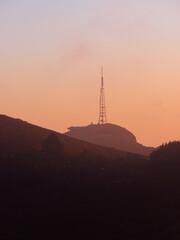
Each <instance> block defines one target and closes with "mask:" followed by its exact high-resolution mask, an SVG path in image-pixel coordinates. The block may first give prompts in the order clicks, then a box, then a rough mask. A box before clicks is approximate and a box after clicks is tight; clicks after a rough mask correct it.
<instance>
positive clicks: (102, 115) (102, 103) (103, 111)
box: [99, 68, 107, 124]
mask: <svg viewBox="0 0 180 240" xmlns="http://www.w3.org/2000/svg"><path fill="white" fill-rule="evenodd" d="M106 122H107V118H106V105H105V93H104V77H103V68H101V89H100V100H99V124H105V123H106Z"/></svg>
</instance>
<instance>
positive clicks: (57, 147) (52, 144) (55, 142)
mask: <svg viewBox="0 0 180 240" xmlns="http://www.w3.org/2000/svg"><path fill="white" fill-rule="evenodd" d="M62 150H63V145H62V144H61V143H60V142H59V138H58V136H57V135H56V134H55V133H51V134H50V135H49V136H48V137H47V138H46V139H45V140H44V142H43V144H42V151H43V152H44V153H46V154H48V155H53V156H59V155H60V154H61V153H62Z"/></svg>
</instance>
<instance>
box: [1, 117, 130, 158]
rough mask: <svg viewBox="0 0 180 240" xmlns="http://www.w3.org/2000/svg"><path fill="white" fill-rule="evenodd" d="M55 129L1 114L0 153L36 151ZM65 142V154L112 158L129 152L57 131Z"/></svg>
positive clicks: (60, 138)
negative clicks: (88, 154)
mask: <svg viewBox="0 0 180 240" xmlns="http://www.w3.org/2000/svg"><path fill="white" fill-rule="evenodd" d="M52 132H53V131H51V130H48V129H45V128H42V127H38V126H35V125H32V124H29V123H27V122H25V121H22V120H20V119H14V118H11V117H8V116H5V115H0V153H13V154H14V153H19V152H28V151H30V152H31V151H33V150H34V151H35V150H38V149H40V148H41V144H42V142H43V141H44V140H45V139H46V137H47V136H48V135H49V134H50V133H52ZM56 134H57V136H58V138H59V141H60V143H61V144H63V149H64V152H65V154H80V153H83V152H89V153H91V154H94V155H100V156H106V157H110V158H119V157H126V156H127V154H129V153H127V152H125V151H119V150H116V149H113V148H106V147H102V146H97V145H94V144H90V143H87V142H84V141H80V140H77V139H74V138H71V137H69V136H66V135H64V134H60V133H57V132H56Z"/></svg>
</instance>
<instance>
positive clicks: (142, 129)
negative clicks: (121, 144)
mask: <svg viewBox="0 0 180 240" xmlns="http://www.w3.org/2000/svg"><path fill="white" fill-rule="evenodd" d="M179 11H180V2H178V1H177V0H171V1H170V0H163V1H162V0H151V1H150V0H148V1H142V0H129V1H127V0H122V1H118V0H112V1H107V0H98V1H95V0H91V1H90V0H87V1H82V0H77V1H72V0H66V1H65V0H61V1H57V0H52V1H48V0H37V1H30V0H26V1H22V0H16V1H15V0H8V1H7V0H6V1H4V0H2V1H0V31H1V38H0V53H1V57H0V66H1V67H0V80H1V88H0V96H1V101H0V109H1V112H0V114H5V115H8V116H11V117H17V118H21V119H23V120H26V121H28V122H30V123H33V124H37V125H39V126H42V127H46V128H49V129H53V130H56V131H59V132H62V133H63V132H66V131H67V128H68V127H70V126H83V125H84V126H85V125H88V124H90V123H91V122H93V123H97V122H98V111H99V108H98V107H99V106H98V104H99V90H100V67H101V66H103V67H104V85H105V96H106V107H107V119H108V122H110V123H114V124H117V125H120V126H122V127H125V128H126V129H128V130H129V131H131V132H132V133H133V134H134V135H135V136H136V138H137V140H138V142H140V143H142V144H144V145H147V146H158V145H160V144H162V143H163V142H169V141H173V140H179V132H180V124H179V120H180V81H179V79H180V68H179V62H180V44H179V42H180V29H179V22H180V15H179Z"/></svg>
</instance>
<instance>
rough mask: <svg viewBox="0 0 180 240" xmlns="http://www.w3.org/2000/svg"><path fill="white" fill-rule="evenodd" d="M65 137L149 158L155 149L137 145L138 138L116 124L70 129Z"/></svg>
mask: <svg viewBox="0 0 180 240" xmlns="http://www.w3.org/2000/svg"><path fill="white" fill-rule="evenodd" d="M65 135H67V136H70V137H74V138H77V139H80V140H84V141H87V142H90V143H94V144H98V145H102V146H106V147H113V148H115V149H120V150H123V151H128V152H132V153H138V154H142V155H146V156H148V155H149V154H150V153H151V152H152V151H153V150H154V148H152V147H145V146H143V145H142V144H139V143H137V141H136V137H135V136H134V135H133V134H132V133H131V132H129V131H128V130H126V129H125V128H122V127H120V126H117V125H114V124H110V123H107V124H104V125H99V124H98V125H93V124H92V125H89V126H86V127H70V128H69V132H66V133H65Z"/></svg>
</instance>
